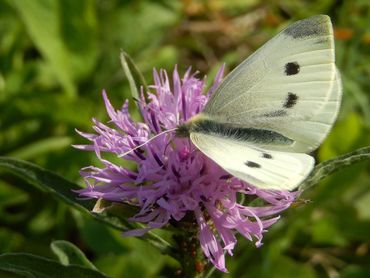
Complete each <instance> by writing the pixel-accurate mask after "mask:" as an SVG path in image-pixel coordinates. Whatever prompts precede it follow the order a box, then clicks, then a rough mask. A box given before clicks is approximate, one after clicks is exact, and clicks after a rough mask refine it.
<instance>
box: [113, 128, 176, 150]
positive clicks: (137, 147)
mask: <svg viewBox="0 0 370 278" xmlns="http://www.w3.org/2000/svg"><path fill="white" fill-rule="evenodd" d="M176 130H177V127H175V128H171V129H167V130H165V131H162V132H161V133H158V134H157V135H154V136H153V137H152V138H150V139H149V140H147V141H145V142H144V143H142V144H140V145H139V146H136V147H135V148H133V149H131V150H128V151H127V152H124V153H123V154H120V155H119V156H118V157H124V156H126V155H128V154H129V153H132V152H133V151H135V150H137V149H139V148H141V147H142V146H145V145H146V144H148V143H149V142H150V141H152V140H154V139H155V138H157V137H159V136H161V135H163V134H166V133H170V132H173V131H176Z"/></svg>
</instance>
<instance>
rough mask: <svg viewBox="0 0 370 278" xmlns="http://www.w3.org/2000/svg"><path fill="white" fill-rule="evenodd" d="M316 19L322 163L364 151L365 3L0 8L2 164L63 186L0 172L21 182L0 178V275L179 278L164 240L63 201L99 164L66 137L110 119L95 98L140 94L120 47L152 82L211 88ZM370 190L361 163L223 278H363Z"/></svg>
mask: <svg viewBox="0 0 370 278" xmlns="http://www.w3.org/2000/svg"><path fill="white" fill-rule="evenodd" d="M278 2H279V3H278ZM319 13H323V14H328V15H330V16H331V17H332V20H333V22H334V26H335V34H336V39H337V41H336V52H337V61H338V62H337V64H338V67H339V69H340V71H341V73H342V77H343V82H344V97H343V105H342V109H341V112H340V115H339V119H338V121H337V123H336V125H335V126H334V128H333V130H332V132H331V134H330V135H329V137H328V139H327V140H326V141H325V143H324V144H323V145H322V146H321V147H320V149H319V150H318V151H317V153H316V154H315V155H316V157H317V160H318V161H319V162H322V161H326V160H329V159H332V158H334V157H337V156H339V155H343V154H345V153H348V152H350V151H353V150H355V149H358V148H360V147H364V146H367V145H369V143H370V133H369V129H370V110H369V107H370V104H369V101H370V100H369V92H370V83H369V80H370V79H369V78H370V53H369V51H370V50H369V49H370V48H369V44H370V33H369V30H370V25H369V20H368V18H369V16H370V4H369V3H368V2H367V1H361V0H357V1H334V0H325V1H276V2H275V1H258V0H245V1H242V0H232V1H222V0H215V1H196V0H189V1H171V0H161V1H149V0H141V1H118V0H115V1H101V0H96V1H92V0H81V1H72V0H63V1H62V0H58V1H53V0H35V1H26V0H19V1H11V0H3V1H0V38H1V44H0V61H1V62H0V111H1V112H0V113H1V117H0V154H1V155H2V156H7V157H10V158H16V159H25V160H28V161H31V162H33V163H36V164H38V165H40V166H42V167H43V168H46V169H49V170H51V171H55V172H57V173H59V175H61V176H58V177H54V176H53V178H52V180H53V183H50V182H48V181H50V180H49V179H48V178H49V177H50V176H49V175H52V173H51V172H49V171H47V170H44V169H43V168H39V167H36V166H34V165H33V164H22V167H21V169H23V171H25V172H20V173H19V172H18V173H17V169H19V167H13V168H12V167H11V165H13V166H14V165H16V163H23V162H19V161H18V160H14V159H9V158H6V159H2V160H1V162H0V163H1V166H2V167H7V168H8V170H9V167H10V168H12V172H13V173H15V174H16V175H13V174H12V175H11V174H9V172H8V171H2V170H1V169H0V171H1V172H0V223H1V226H0V242H1V244H0V253H6V252H10V254H7V255H1V256H0V269H2V270H4V269H6V268H4V266H8V267H9V266H12V267H14V266H16V265H17V261H19V260H21V261H23V262H25V263H27V264H29V265H32V266H34V267H35V271H39V269H36V267H37V266H39V265H42V266H46V265H47V264H50V268H48V267H42V268H41V269H42V270H43V271H44V273H41V274H40V273H38V272H35V273H38V274H35V275H39V276H40V277H42V275H44V276H45V275H46V276H45V277H52V275H51V272H47V271H49V270H48V269H54V271H60V273H64V272H63V271H76V272H70V273H69V274H70V275H72V274H71V273H74V275H77V274H75V273H77V272H79V271H80V272H81V273H82V272H86V273H88V274H80V275H81V276H82V275H91V276H92V277H94V276H93V275H96V277H102V276H99V275H103V274H100V273H99V272H97V271H96V269H99V271H100V272H102V273H105V274H106V275H108V276H112V277H126V276H129V277H130V276H133V277H134V276H135V277H136V276H137V277H157V276H173V274H174V273H175V272H176V269H177V268H178V267H179V265H178V264H177V263H176V262H175V261H174V260H173V259H171V258H170V257H168V256H161V255H160V254H159V253H158V250H161V252H165V253H170V252H171V250H170V249H169V248H168V245H167V242H166V241H163V240H160V238H166V234H163V235H162V234H160V236H161V237H159V236H158V235H153V234H151V235H149V236H148V238H147V239H148V241H149V242H151V243H152V244H149V243H148V242H146V241H145V242H144V241H141V240H139V239H134V238H122V237H121V236H120V231H122V230H125V227H126V226H119V227H117V225H122V222H121V221H118V220H117V218H119V216H120V215H119V214H117V210H116V211H115V210H108V211H105V213H104V214H95V213H91V212H90V210H91V209H92V207H93V204H92V203H91V202H86V201H83V200H78V199H77V200H76V199H74V198H73V197H74V194H73V192H71V191H69V189H70V188H77V187H78V186H82V184H81V179H80V177H79V174H78V171H79V169H80V168H81V167H83V166H86V165H89V164H96V163H97V161H95V160H94V157H93V156H91V155H90V154H88V153H84V152H80V151H77V150H74V149H73V148H71V146H70V145H71V144H77V143H83V141H82V139H80V138H79V137H78V136H77V135H76V133H75V130H74V129H75V128H77V129H79V130H84V131H89V130H90V126H91V120H90V119H91V118H92V117H97V118H99V119H104V118H105V117H106V115H105V112H104V106H103V103H102V100H101V93H100V92H101V90H102V89H103V88H106V89H107V91H108V94H109V97H110V98H111V99H113V100H114V102H115V103H116V104H117V105H116V106H118V105H120V104H121V103H122V100H123V99H125V98H129V97H130V88H131V89H132V87H133V86H134V85H133V84H132V82H131V83H129V82H128V81H127V80H126V79H125V78H124V70H122V68H121V63H120V57H119V55H120V50H121V49H124V50H125V51H126V52H127V53H128V54H129V55H130V56H131V57H132V58H133V60H134V61H135V63H136V64H137V66H138V69H139V70H140V71H141V72H142V73H143V76H144V77H145V79H146V80H148V81H149V82H148V84H151V79H150V78H151V77H150V76H151V70H152V68H153V67H156V68H160V67H164V68H167V69H172V68H173V67H174V65H175V64H179V70H180V71H183V70H184V69H185V68H186V67H188V66H190V65H192V66H193V67H194V68H196V69H198V70H200V72H201V73H200V75H203V74H206V73H209V75H211V76H212V75H213V74H215V72H216V70H217V69H218V67H219V66H220V64H221V63H223V62H225V63H226V65H227V68H229V69H231V68H233V67H234V66H235V65H237V64H238V63H239V62H241V61H242V60H243V59H244V58H245V57H247V56H248V55H249V54H251V53H252V52H253V51H254V50H255V49H256V48H258V47H259V46H260V45H261V44H262V43H263V42H265V41H266V40H268V39H269V38H271V37H272V36H273V34H275V33H276V32H277V31H278V29H281V28H282V27H283V26H285V25H286V24H288V23H289V22H292V21H294V20H297V19H300V18H304V17H308V16H310V15H313V14H319ZM126 63H127V67H130V66H132V63H131V61H130V60H126ZM125 72H126V74H127V69H126V70H125ZM134 73H135V72H134ZM135 74H137V72H136V73H135ZM135 74H134V75H135ZM134 77H137V76H134ZM131 108H132V109H133V111H134V110H135V108H136V107H135V105H132V107H131ZM136 116H137V117H139V115H138V114H136ZM4 165H5V166H4ZM322 165H325V164H322ZM19 175H20V176H19ZM25 176H28V177H29V178H27V179H24V177H25ZM20 177H21V178H20ZM369 178H370V175H369V164H368V163H360V164H356V165H354V166H351V167H348V168H343V169H342V170H340V172H337V173H336V174H334V175H333V176H331V177H329V178H326V179H325V180H323V181H322V182H321V183H320V184H319V185H316V186H315V187H314V189H309V190H306V191H305V192H303V194H302V195H301V198H302V202H297V204H296V205H295V206H294V207H293V208H291V209H290V210H289V212H288V213H286V214H285V215H283V219H282V220H281V221H280V222H279V223H278V224H276V225H275V226H274V227H273V228H272V229H271V230H270V232H269V233H268V234H267V235H266V236H265V240H264V246H263V247H262V248H259V249H256V248H255V247H254V246H252V245H251V244H250V243H249V242H247V241H245V240H240V241H239V243H238V247H237V250H236V253H235V255H234V257H233V258H232V259H230V260H229V261H228V262H227V263H228V268H229V270H230V274H231V276H232V277H244V276H248V277H286V276H289V275H290V276H292V275H295V276H299V277H321V276H330V277H337V276H338V275H340V276H341V277H365V276H368V275H369V274H370V264H369V261H370V252H369V249H370V240H369V232H370V207H369V202H370V187H369ZM40 180H41V181H43V182H44V183H45V184H47V186H42V183H41V184H40V182H39V181H40ZM68 180H71V181H74V182H69V181H68ZM56 181H58V182H56ZM30 185H33V186H30ZM50 185H52V187H50ZM40 186H41V187H40ZM60 190H64V191H63V194H59V192H60ZM52 196H59V197H57V198H56V199H53V198H52ZM65 196H67V197H65ZM55 200H58V201H55ZM306 200H312V201H311V202H308V201H306ZM67 204H69V205H67ZM70 205H72V206H70ZM115 209H116V208H115ZM119 209H120V210H118V211H120V212H121V211H122V208H119ZM123 210H124V209H123ZM91 216H93V217H91ZM93 218H95V219H97V220H98V221H95V220H93ZM107 223H108V224H109V225H106V224H107ZM117 223H119V224H117ZM125 225H129V224H127V223H126V224H125ZM116 228H118V230H117V229H116ZM55 239H63V240H67V241H69V242H73V243H74V245H72V244H71V243H68V242H64V241H54V242H53V240H55ZM50 244H51V246H52V248H51V249H50ZM153 245H154V246H156V247H159V249H158V248H154V247H153ZM80 250H81V251H80ZM21 252H22V253H21ZM24 252H26V253H28V254H25V253H24ZM31 253H32V254H33V255H30V254H31ZM83 254H87V258H88V259H87V258H86V257H85V255H83ZM57 259H58V261H57ZM17 269H18V270H17V271H18V272H15V273H18V274H17V275H21V274H22V275H26V277H32V276H31V275H32V274H25V273H24V270H23V269H22V268H17ZM11 275H12V274H10V273H9V269H8V271H6V272H1V271H0V276H1V277H13V276H11ZM27 275H28V276H27ZM222 275H224V274H220V273H216V272H213V273H212V274H211V276H212V277H213V276H214V277H220V276H222ZM37 277H38V276H37ZM71 277H72V276H71ZM88 277H90V276H88Z"/></svg>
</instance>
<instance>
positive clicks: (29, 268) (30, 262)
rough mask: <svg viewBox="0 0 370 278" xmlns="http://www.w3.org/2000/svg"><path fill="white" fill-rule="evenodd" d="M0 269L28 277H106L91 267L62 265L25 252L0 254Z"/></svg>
mask: <svg viewBox="0 0 370 278" xmlns="http://www.w3.org/2000/svg"><path fill="white" fill-rule="evenodd" d="M0 270H3V271H8V272H11V273H14V274H18V275H20V276H23V277H30V278H35V277H37V278H49V277H91V278H95V277H96V278H103V277H107V276H106V275H104V274H103V273H101V272H98V271H96V270H93V269H89V268H85V267H81V266H77V265H67V266H66V265H62V264H60V263H58V262H56V261H54V260H50V259H46V258H43V257H40V256H35V255H32V254H26V253H7V254H3V255H0Z"/></svg>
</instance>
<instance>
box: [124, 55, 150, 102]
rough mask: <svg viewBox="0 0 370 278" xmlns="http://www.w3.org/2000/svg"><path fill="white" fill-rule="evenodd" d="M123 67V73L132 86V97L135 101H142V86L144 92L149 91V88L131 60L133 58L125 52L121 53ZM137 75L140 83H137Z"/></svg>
mask: <svg viewBox="0 0 370 278" xmlns="http://www.w3.org/2000/svg"><path fill="white" fill-rule="evenodd" d="M120 58H121V65H122V68H123V71H124V72H125V75H126V78H127V80H128V82H129V84H130V90H131V95H132V97H133V98H134V99H136V100H139V99H140V93H139V91H140V85H142V86H143V87H144V91H145V92H146V91H148V87H147V85H146V82H145V78H144V76H143V75H142V73H141V72H140V70H139V69H138V67H137V66H136V64H135V63H134V61H133V60H132V59H131V57H130V56H129V55H128V54H127V53H126V52H124V51H121V55H120ZM133 73H134V74H135V75H136V77H137V79H138V81H139V82H136V81H135V78H134V75H133Z"/></svg>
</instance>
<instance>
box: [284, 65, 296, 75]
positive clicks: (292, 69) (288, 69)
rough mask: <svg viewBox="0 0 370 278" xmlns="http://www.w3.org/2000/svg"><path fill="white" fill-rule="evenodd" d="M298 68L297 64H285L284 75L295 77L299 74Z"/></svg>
mask: <svg viewBox="0 0 370 278" xmlns="http://www.w3.org/2000/svg"><path fill="white" fill-rule="evenodd" d="M299 70H300V66H299V64H298V63H297V62H291V63H286V64H285V74H286V75H295V74H297V73H298V72H299Z"/></svg>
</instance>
